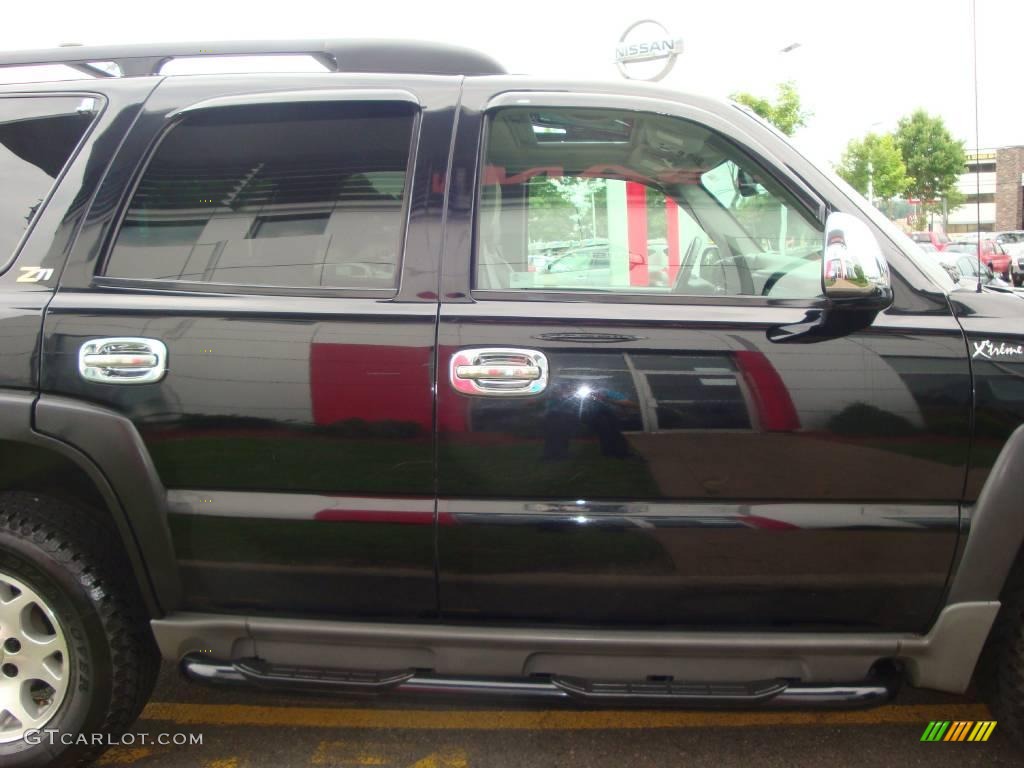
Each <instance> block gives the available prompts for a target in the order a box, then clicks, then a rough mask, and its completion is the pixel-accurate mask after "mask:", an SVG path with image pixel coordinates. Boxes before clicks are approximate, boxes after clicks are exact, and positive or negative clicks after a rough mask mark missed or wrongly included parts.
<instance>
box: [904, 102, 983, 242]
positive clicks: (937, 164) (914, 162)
mask: <svg viewBox="0 0 1024 768" xmlns="http://www.w3.org/2000/svg"><path fill="white" fill-rule="evenodd" d="M895 138H896V146H897V147H899V150H900V154H901V155H902V156H903V164H904V165H905V166H906V167H907V173H909V174H910V176H911V177H912V178H913V181H912V182H911V183H910V185H909V186H908V187H907V192H908V194H909V195H910V196H911V197H916V198H920V200H921V201H922V206H923V211H922V214H921V216H919V226H923V223H922V222H923V219H924V214H925V213H927V212H928V211H935V212H938V211H940V210H942V199H943V198H945V200H946V203H947V205H948V206H949V208H950V209H952V208H956V207H957V206H958V205H960V203H962V202H963V195H962V194H960V191H959V190H958V189H957V188H956V183H957V180H958V179H959V177H960V174H961V173H963V171H964V164H965V163H966V160H967V157H966V155H965V154H964V143H963V142H962V141H958V140H956V139H954V138H953V136H952V134H950V132H949V129H948V128H946V124H945V123H944V122H943V120H942V118H941V117H938V116H935V117H933V116H932V115H929V114H928V113H927V112H925V111H924V110H923V109H918V110H916V111H914V112H913V113H912V114H911V115H910V116H908V117H904V118H902V119H901V120H900V121H899V124H898V125H897V127H896V134H895ZM929 201H934V202H929Z"/></svg>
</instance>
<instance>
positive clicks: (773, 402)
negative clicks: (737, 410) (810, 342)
mask: <svg viewBox="0 0 1024 768" xmlns="http://www.w3.org/2000/svg"><path fill="white" fill-rule="evenodd" d="M733 355H734V356H735V359H736V366H737V367H738V368H739V369H740V374H741V375H742V376H743V380H744V381H745V382H746V384H747V387H748V389H749V390H750V396H751V397H752V398H753V400H754V405H755V406H756V407H757V414H758V418H759V421H760V423H761V429H762V430H764V431H765V432H795V431H796V430H798V429H800V417H799V415H797V412H796V406H794V405H793V398H792V397H790V394H789V390H788V389H786V383H785V382H784V381H783V380H782V377H781V376H779V372H778V371H777V370H775V366H773V365H772V364H771V361H770V360H769V359H768V358H767V357H765V355H764V354H763V353H761V352H754V351H752V350H742V351H738V352H733Z"/></svg>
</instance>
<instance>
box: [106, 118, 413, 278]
mask: <svg viewBox="0 0 1024 768" xmlns="http://www.w3.org/2000/svg"><path fill="white" fill-rule="evenodd" d="M415 116H416V112H415V107H414V106H413V105H411V104H403V103H386V102H344V103H326V102H325V103H320V104H303V105H276V106H259V107H236V108H231V109H219V110H210V111H209V112H207V113H203V112H200V113H198V114H196V115H194V116H191V117H188V118H186V119H185V120H184V122H182V123H181V124H179V125H177V126H175V127H174V128H172V129H171V131H170V132H169V133H168V134H167V136H165V137H164V139H163V141H161V143H160V145H159V146H158V147H157V149H156V152H155V153H154V155H153V157H152V159H151V160H150V162H149V164H148V166H147V168H146V170H145V173H144V174H143V177H142V180H141V181H140V182H139V186H138V188H137V189H136V191H135V195H134V197H133V198H132V201H131V203H130V205H129V207H128V211H127V213H126V214H125V217H124V221H123V222H122V225H121V229H120V232H119V233H118V235H117V239H116V241H115V244H114V247H113V249H112V251H111V254H110V257H109V259H108V262H107V266H106V270H105V274H107V275H108V276H111V277H121V278H135V279H146V280H172V281H186V282H201V283H219V284H231V285H247V286H282V287H297V288H303V287H304V288H319V287H327V288H354V289H360V288H364V289H365V288H394V287H396V286H397V284H398V272H399V257H400V253H401V243H402V232H403V223H404V220H405V215H404V212H405V196H406V176H407V170H408V161H409V152H410V144H411V141H412V134H413V125H414V122H415Z"/></svg>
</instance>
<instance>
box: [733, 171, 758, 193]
mask: <svg viewBox="0 0 1024 768" xmlns="http://www.w3.org/2000/svg"><path fill="white" fill-rule="evenodd" d="M736 191H737V192H739V193H740V197H754V195H756V194H757V182H756V181H754V177H753V176H751V175H750V174H749V173H747V172H746V171H745V170H743V169H742V168H737V169H736Z"/></svg>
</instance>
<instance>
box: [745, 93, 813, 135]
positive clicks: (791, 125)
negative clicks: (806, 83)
mask: <svg viewBox="0 0 1024 768" xmlns="http://www.w3.org/2000/svg"><path fill="white" fill-rule="evenodd" d="M732 100H733V101H738V102H739V103H740V104H745V105H746V106H748V107H750V108H751V109H752V110H754V112H756V113H757V114H759V115H760V116H761V117H763V118H764V119H765V120H767V121H768V122H769V123H771V124H772V125H774V126H775V127H776V128H778V129H779V130H780V131H782V132H783V133H784V134H786V135H787V136H792V135H793V134H794V133H795V132H796V129H797V128H802V127H803V126H805V125H807V119H808V118H809V117H811V115H812V113H811V112H807V111H805V110H804V109H802V108H801V104H800V94H799V93H798V92H797V90H796V84H795V83H793V82H785V83H779V85H778V90H777V93H776V96H775V103H772V102H770V101H768V100H767V99H762V98H761V97H760V96H754V95H753V94H751V93H747V92H745V91H740V92H738V93H734V94H732Z"/></svg>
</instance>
